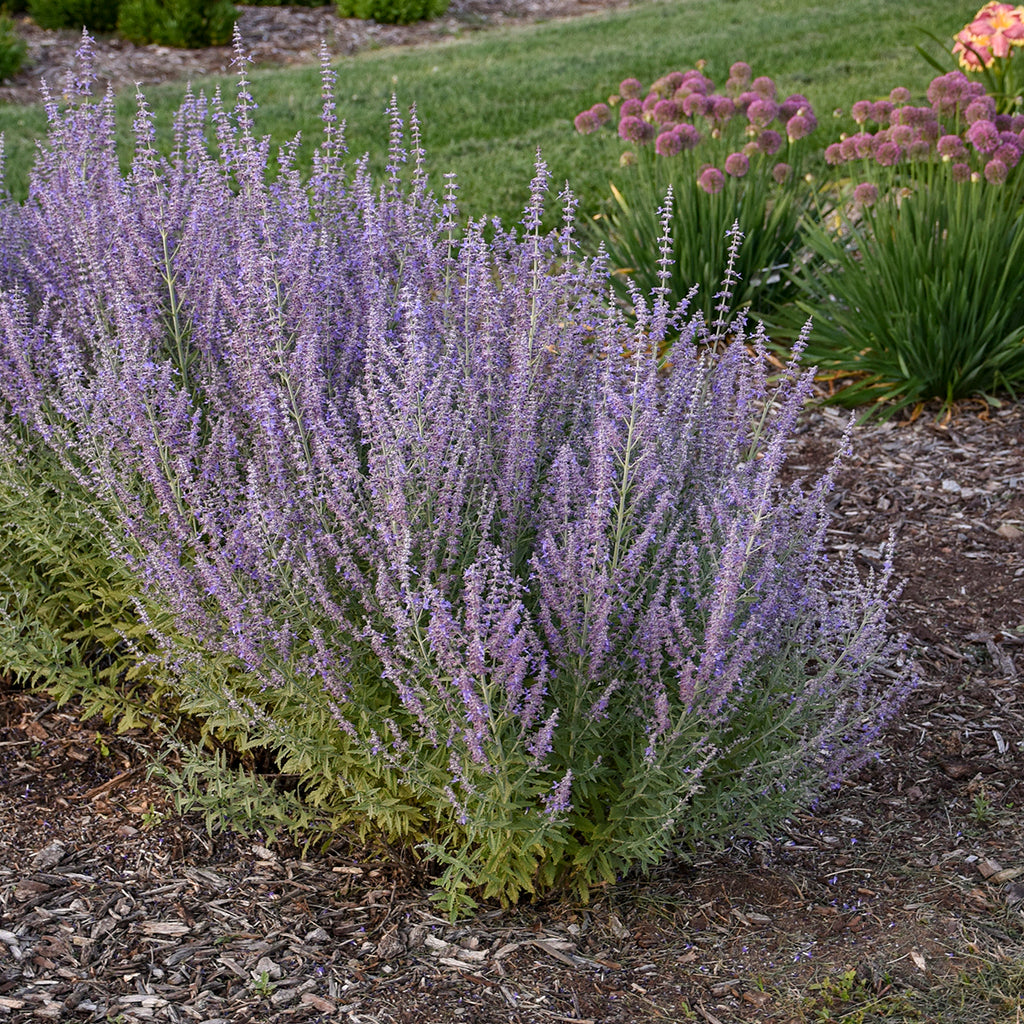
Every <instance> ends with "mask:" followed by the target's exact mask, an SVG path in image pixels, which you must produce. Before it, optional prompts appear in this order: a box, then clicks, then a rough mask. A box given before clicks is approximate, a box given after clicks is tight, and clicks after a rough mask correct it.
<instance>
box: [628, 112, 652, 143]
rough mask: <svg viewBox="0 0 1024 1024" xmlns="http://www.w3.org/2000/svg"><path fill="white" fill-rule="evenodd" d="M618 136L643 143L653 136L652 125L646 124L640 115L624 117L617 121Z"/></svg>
mask: <svg viewBox="0 0 1024 1024" xmlns="http://www.w3.org/2000/svg"><path fill="white" fill-rule="evenodd" d="M619 138H620V139H625V140H626V142H638V143H640V144H641V145H643V144H644V143H645V142H650V141H651V139H652V138H654V125H652V124H648V123H647V122H646V121H645V120H644V119H643V118H641V117H624V118H622V120H621V121H619Z"/></svg>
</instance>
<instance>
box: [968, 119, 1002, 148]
mask: <svg viewBox="0 0 1024 1024" xmlns="http://www.w3.org/2000/svg"><path fill="white" fill-rule="evenodd" d="M967 141H968V142H969V143H970V144H971V145H972V146H973V147H974V148H975V149H976V150H977V151H978V152H979V153H986V154H987V153H994V152H995V151H996V150H997V149H998V148H999V132H998V131H997V130H996V126H995V125H994V124H993V123H992V122H991V121H975V122H974V124H972V125H971V126H970V128H968V129H967Z"/></svg>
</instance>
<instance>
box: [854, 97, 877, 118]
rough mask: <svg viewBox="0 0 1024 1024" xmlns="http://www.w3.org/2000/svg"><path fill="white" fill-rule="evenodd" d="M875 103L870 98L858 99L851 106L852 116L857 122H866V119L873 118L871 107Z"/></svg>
mask: <svg viewBox="0 0 1024 1024" xmlns="http://www.w3.org/2000/svg"><path fill="white" fill-rule="evenodd" d="M873 105H874V104H872V102H871V101H870V100H857V102H856V103H854V105H853V106H852V107H850V116H851V117H852V118H853V119H854V121H855V122H856V123H857V124H864V122H865V121H870V120H871V108H872V106H873Z"/></svg>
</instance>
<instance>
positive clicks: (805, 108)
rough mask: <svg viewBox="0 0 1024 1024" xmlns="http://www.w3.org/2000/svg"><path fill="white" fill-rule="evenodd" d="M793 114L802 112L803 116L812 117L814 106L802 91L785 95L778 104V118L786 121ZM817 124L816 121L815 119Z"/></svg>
mask: <svg viewBox="0 0 1024 1024" xmlns="http://www.w3.org/2000/svg"><path fill="white" fill-rule="evenodd" d="M794 114H803V115H804V116H805V117H811V118H812V119H813V118H814V108H813V107H812V106H811V101H810V100H809V99H808V98H807V97H806V96H805V95H804V94H803V93H802V92H795V93H793V94H792V95H791V96H787V97H786V98H785V99H784V100H783V101H782V103H780V104H779V120H780V121H788V120H789V119H790V118H791V117H792V116H793V115H794ZM815 124H817V121H815Z"/></svg>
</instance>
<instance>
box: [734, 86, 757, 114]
mask: <svg viewBox="0 0 1024 1024" xmlns="http://www.w3.org/2000/svg"><path fill="white" fill-rule="evenodd" d="M763 99H764V97H763V96H761V95H760V94H759V93H756V92H749V91H748V92H741V93H740V94H739V96H737V97H736V100H735V103H736V109H737V110H738V111H739V112H740V113H741V114H745V113H746V112H747V107H749V106H750V104H751V103H753V102H754V101H755V100H763Z"/></svg>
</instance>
